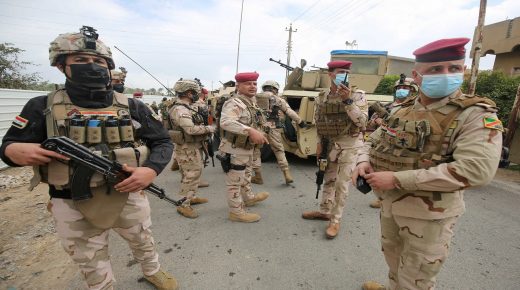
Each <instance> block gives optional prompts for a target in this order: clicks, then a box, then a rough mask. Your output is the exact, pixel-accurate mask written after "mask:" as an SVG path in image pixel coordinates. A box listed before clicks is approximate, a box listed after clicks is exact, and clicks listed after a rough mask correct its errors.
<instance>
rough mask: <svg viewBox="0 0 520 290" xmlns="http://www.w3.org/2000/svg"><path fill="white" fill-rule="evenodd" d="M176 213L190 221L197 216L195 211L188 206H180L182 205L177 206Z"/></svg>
mask: <svg viewBox="0 0 520 290" xmlns="http://www.w3.org/2000/svg"><path fill="white" fill-rule="evenodd" d="M177 212H178V213H180V214H181V215H183V216H185V217H187V218H190V219H194V218H197V217H198V216H199V214H198V213H197V211H195V209H194V208H193V207H191V206H189V205H188V206H182V205H181V206H178V207H177Z"/></svg>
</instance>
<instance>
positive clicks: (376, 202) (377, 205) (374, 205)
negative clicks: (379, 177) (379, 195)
mask: <svg viewBox="0 0 520 290" xmlns="http://www.w3.org/2000/svg"><path fill="white" fill-rule="evenodd" d="M381 202H382V201H381V200H380V199H376V200H373V201H372V202H371V203H370V204H369V205H370V207H371V208H381Z"/></svg>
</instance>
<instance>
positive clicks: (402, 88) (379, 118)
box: [365, 74, 419, 208]
mask: <svg viewBox="0 0 520 290" xmlns="http://www.w3.org/2000/svg"><path fill="white" fill-rule="evenodd" d="M418 92H419V87H418V86H417V85H416V84H415V83H414V80H413V78H407V77H406V76H405V75H404V74H401V78H400V79H399V80H397V81H396V82H395V86H394V96H395V101H394V102H393V103H391V104H388V105H386V106H382V105H381V104H380V103H379V102H376V103H374V104H372V105H371V106H370V109H373V108H374V107H377V109H374V112H373V113H372V115H371V116H370V120H368V124H367V131H366V132H365V134H366V136H368V135H370V134H371V133H372V132H374V131H375V130H376V129H377V128H379V126H381V124H383V122H384V119H385V118H386V117H387V116H388V113H390V111H391V110H392V109H393V108H394V107H396V106H397V105H399V104H401V103H404V102H405V101H408V100H409V99H412V98H415V97H417V93H418ZM380 110H381V111H383V112H380ZM369 205H370V207H372V208H381V200H380V199H379V198H378V199H376V200H374V201H372V202H370V204H369Z"/></svg>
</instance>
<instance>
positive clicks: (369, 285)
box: [362, 281, 386, 290]
mask: <svg viewBox="0 0 520 290" xmlns="http://www.w3.org/2000/svg"><path fill="white" fill-rule="evenodd" d="M362 287H363V290H385V289H386V287H385V285H383V284H379V283H377V282H374V281H367V282H365V283H363V286H362Z"/></svg>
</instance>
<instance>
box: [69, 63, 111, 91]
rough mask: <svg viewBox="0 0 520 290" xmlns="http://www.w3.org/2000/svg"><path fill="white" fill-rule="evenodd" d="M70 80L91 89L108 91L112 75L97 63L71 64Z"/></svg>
mask: <svg viewBox="0 0 520 290" xmlns="http://www.w3.org/2000/svg"><path fill="white" fill-rule="evenodd" d="M69 67H70V74H71V75H70V77H69V78H70V80H71V81H72V82H73V83H76V84H78V85H81V86H84V87H88V88H91V89H106V87H107V86H108V84H109V83H110V75H109V73H108V69H107V68H106V67H102V66H100V65H98V64H95V63H87V64H70V65H69Z"/></svg>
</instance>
